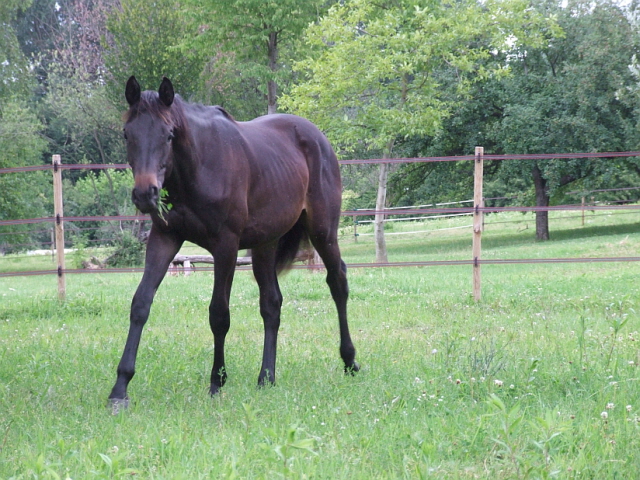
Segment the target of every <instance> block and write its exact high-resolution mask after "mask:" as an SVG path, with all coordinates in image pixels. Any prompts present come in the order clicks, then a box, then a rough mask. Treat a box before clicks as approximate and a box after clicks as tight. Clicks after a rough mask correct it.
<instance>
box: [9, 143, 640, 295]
mask: <svg viewBox="0 0 640 480" xmlns="http://www.w3.org/2000/svg"><path fill="white" fill-rule="evenodd" d="M614 157H640V151H638V152H600V153H571V154H569V153H566V154H527V155H485V154H484V151H483V148H482V147H476V150H475V154H474V155H473V156H472V155H464V156H456V157H420V158H397V159H369V160H342V161H340V162H339V163H340V164H341V165H359V164H380V163H395V164H398V163H424V162H443V161H474V198H473V206H472V207H449V208H423V207H427V205H420V206H418V207H417V208H415V207H393V208H389V209H384V210H380V211H377V210H375V209H364V210H361V209H359V210H347V211H344V212H342V215H343V216H350V217H352V218H353V219H354V225H357V221H356V218H357V217H359V216H374V215H376V214H383V215H419V214H427V213H428V214H431V215H433V214H441V215H447V216H457V215H473V218H474V220H473V225H472V226H473V247H472V258H471V259H470V260H441V261H424V262H390V263H374V264H370V263H358V264H349V267H352V268H353V267H355V268H364V267H372V266H373V267H400V266H447V265H471V266H472V267H473V296H474V299H475V300H476V301H478V300H479V299H480V296H481V283H480V280H481V275H480V272H481V269H480V267H481V265H490V264H493V265H498V264H525V263H529V264H535V263H592V262H631V261H640V257H615V258H611V257H599V258H547V259H502V260H498V259H492V260H483V259H482V258H481V238H482V230H483V216H484V214H485V213H498V212H540V211H571V210H578V211H582V212H583V213H584V211H585V209H588V210H592V211H595V210H638V209H640V205H616V206H612V205H607V206H602V205H586V204H585V202H584V197H583V201H582V204H580V205H557V206H548V207H518V206H516V207H485V206H484V199H483V197H482V180H483V163H484V160H540V159H572V158H614ZM128 168H130V167H129V165H126V164H75V165H65V164H62V163H61V162H60V156H59V155H54V156H53V158H52V164H51V165H38V166H29V167H17V168H3V169H0V174H7V173H16V172H32V171H42V170H52V171H53V176H54V182H53V183H54V205H55V212H54V217H47V218H37V219H19V220H4V221H0V226H7V225H26V224H35V223H46V222H51V223H54V224H55V225H54V228H55V244H56V252H57V263H58V265H57V269H55V270H39V271H27V272H24V271H23V272H7V273H0V277H13V276H29V275H48V274H57V276H58V295H59V297H60V298H61V299H62V298H64V294H65V292H64V290H65V288H64V284H65V276H64V275H65V273H78V274H79V273H93V272H101V273H125V272H126V273H137V272H142V271H143V270H144V269H143V268H110V269H98V270H93V269H66V268H65V264H64V222H82V221H145V220H149V219H150V217H149V216H148V215H119V216H81V217H64V215H63V204H62V180H61V173H62V170H79V169H92V170H104V169H128ZM637 188H640V187H630V188H627V189H605V190H602V191H603V192H604V191H615V190H631V189H637ZM598 191H599V190H598ZM594 192H596V191H594ZM573 193H579V192H573ZM469 202H471V201H462V202H448V203H443V204H435V206H440V207H442V206H445V205H453V204H460V203H469ZM395 220H400V219H395ZM404 220H408V219H404ZM361 223H364V222H361ZM454 228H467V227H466V226H465V227H454ZM400 233H413V232H400ZM213 268H214V267H204V268H198V270H200V271H213ZM250 268H251V267H249V266H238V267H237V269H238V270H248V269H250ZM294 268H296V269H299V268H307V269H308V268H312V269H313V268H321V267H320V266H317V265H316V266H313V265H311V266H310V265H305V266H302V265H295V266H294Z"/></svg>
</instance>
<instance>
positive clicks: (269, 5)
mask: <svg viewBox="0 0 640 480" xmlns="http://www.w3.org/2000/svg"><path fill="white" fill-rule="evenodd" d="M186 5H187V12H188V13H189V14H190V21H191V24H192V31H197V32H198V35H196V36H190V37H187V38H186V39H185V40H184V41H183V44H182V48H183V49H185V50H186V51H190V50H196V51H198V52H209V53H208V56H209V57H213V58H212V61H211V63H210V64H209V65H208V66H207V68H206V69H205V72H204V77H205V79H206V82H207V84H208V85H210V88H213V89H216V90H217V91H218V93H219V95H218V99H219V100H221V102H220V103H221V104H223V105H224V106H226V107H227V108H228V109H229V111H230V112H232V113H233V114H234V115H235V116H236V117H237V118H240V119H250V118H252V117H253V116H255V113H259V114H265V113H267V97H268V90H269V88H268V85H269V83H270V82H272V84H273V85H274V90H278V89H282V88H283V87H284V86H286V85H287V84H288V83H289V82H291V80H292V71H291V67H290V66H291V58H294V57H292V55H294V52H295V50H296V44H297V42H298V40H299V37H300V35H301V34H302V31H303V30H304V29H305V28H306V27H307V25H308V24H309V23H311V22H313V21H315V20H316V19H317V18H318V16H319V15H320V14H321V12H322V11H323V10H324V9H325V8H326V7H324V3H323V2H322V1H319V0H283V1H279V2H264V1H262V0H224V1H218V0H216V1H212V0H208V1H205V2H201V1H194V0H188V1H187V2H186ZM272 94H275V95H276V97H277V95H278V94H279V92H277V91H274V92H272ZM270 101H272V102H274V103H273V105H274V106H275V105H276V103H275V102H276V98H272V99H271V100H270ZM247 104H248V105H247Z"/></svg>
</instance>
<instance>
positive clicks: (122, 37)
mask: <svg viewBox="0 0 640 480" xmlns="http://www.w3.org/2000/svg"><path fill="white" fill-rule="evenodd" d="M181 5H182V4H181V2H179V1H177V0H157V1H154V2H147V1H145V0H119V1H117V2H116V3H115V6H114V7H113V8H112V10H111V11H110V13H109V14H108V16H107V28H108V31H109V35H108V36H107V37H106V39H107V46H106V49H107V51H106V54H105V59H106V66H107V69H108V70H109V72H110V74H111V75H112V78H113V82H112V84H111V85H112V86H113V88H114V90H113V91H114V96H115V98H117V99H118V100H119V101H120V102H122V92H123V91H124V85H125V83H126V80H127V78H129V77H130V76H131V75H133V74H135V76H136V78H138V80H139V81H140V83H141V84H142V85H146V86H147V88H149V89H152V88H156V86H157V85H159V82H160V80H162V77H163V76H166V77H169V78H170V79H171V81H172V83H173V84H174V85H175V87H176V90H177V91H179V92H180V93H181V94H182V95H183V96H184V97H186V98H188V97H189V96H191V95H194V94H196V93H197V92H198V90H199V88H200V73H201V72H202V69H203V66H204V62H205V59H206V58H207V57H208V55H209V54H208V53H207V52H204V51H203V52H202V54H200V53H199V52H196V51H194V50H191V49H190V50H186V51H181V50H180V49H178V48H177V46H178V45H179V44H180V43H181V42H182V41H183V40H184V38H185V37H187V36H189V35H191V30H190V27H189V25H188V23H187V21H186V18H185V11H184V9H183V7H182V6H181Z"/></svg>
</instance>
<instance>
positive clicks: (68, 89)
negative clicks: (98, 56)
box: [42, 65, 125, 177]
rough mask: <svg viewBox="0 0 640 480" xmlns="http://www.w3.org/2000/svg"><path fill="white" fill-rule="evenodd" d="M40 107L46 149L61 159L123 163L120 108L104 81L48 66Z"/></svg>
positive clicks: (58, 66)
mask: <svg viewBox="0 0 640 480" xmlns="http://www.w3.org/2000/svg"><path fill="white" fill-rule="evenodd" d="M42 111H43V114H44V115H45V117H46V118H47V120H48V124H47V135H48V136H49V138H50V139H51V140H52V141H53V145H51V146H50V149H51V150H52V153H55V154H59V155H61V156H62V161H63V163H124V158H125V152H124V142H123V141H122V120H121V110H120V108H119V107H117V106H116V105H114V104H113V102H112V101H111V98H110V96H109V92H108V90H107V87H106V85H105V84H104V83H103V82H101V81H93V80H91V78H90V75H89V73H88V72H81V71H73V70H70V69H69V68H68V66H63V65H54V66H51V67H50V69H49V71H48V81H47V95H46V96H45V98H44V100H43V102H42ZM73 174H75V176H76V177H77V176H78V175H80V173H77V172H73Z"/></svg>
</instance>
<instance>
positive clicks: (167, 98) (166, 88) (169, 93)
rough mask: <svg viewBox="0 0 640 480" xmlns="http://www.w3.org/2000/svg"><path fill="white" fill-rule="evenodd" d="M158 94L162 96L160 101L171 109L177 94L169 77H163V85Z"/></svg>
mask: <svg viewBox="0 0 640 480" xmlns="http://www.w3.org/2000/svg"><path fill="white" fill-rule="evenodd" d="M158 94H159V95H160V101H161V102H162V103H164V104H165V105H166V106H167V107H170V106H171V104H172V103H173V97H174V96H175V93H174V92H173V84H172V83H171V80H169V79H168V78H167V77H162V83H161V84H160V88H159V89H158Z"/></svg>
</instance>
